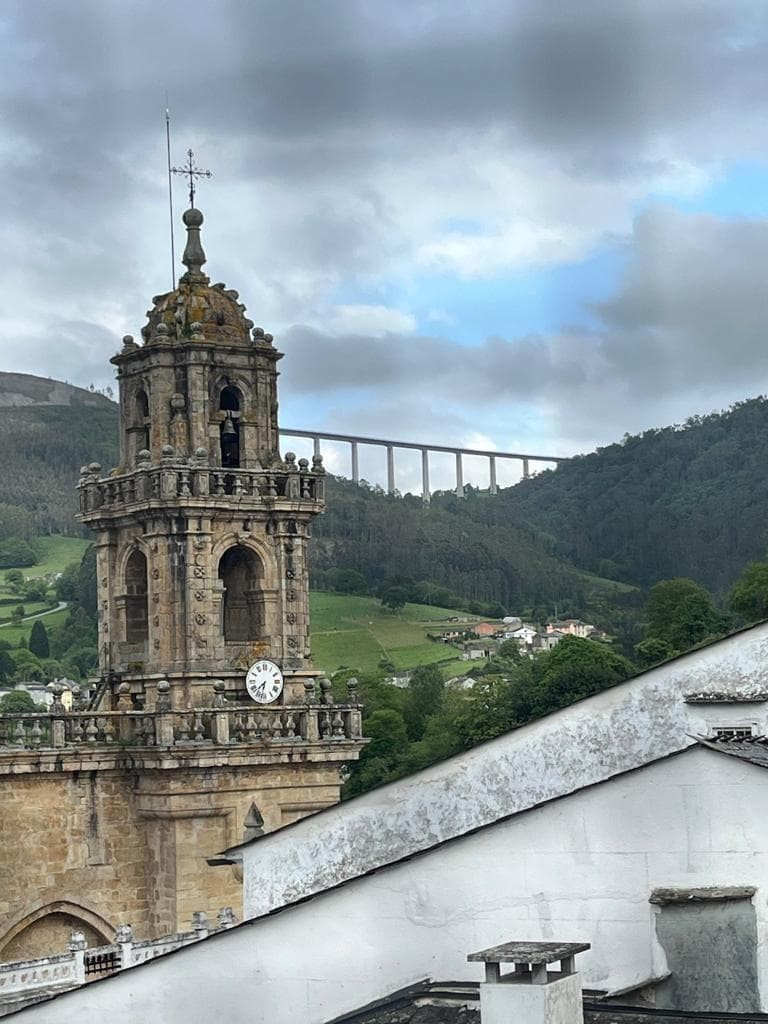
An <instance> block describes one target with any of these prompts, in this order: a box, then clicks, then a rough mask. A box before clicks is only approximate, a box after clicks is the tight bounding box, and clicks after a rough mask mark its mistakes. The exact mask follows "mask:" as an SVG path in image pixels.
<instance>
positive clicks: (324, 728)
mask: <svg viewBox="0 0 768 1024" xmlns="http://www.w3.org/2000/svg"><path fill="white" fill-rule="evenodd" d="M319 725H320V739H321V740H325V739H328V737H329V736H330V735H331V716H330V715H329V714H328V712H327V711H321V712H320V715H319Z"/></svg>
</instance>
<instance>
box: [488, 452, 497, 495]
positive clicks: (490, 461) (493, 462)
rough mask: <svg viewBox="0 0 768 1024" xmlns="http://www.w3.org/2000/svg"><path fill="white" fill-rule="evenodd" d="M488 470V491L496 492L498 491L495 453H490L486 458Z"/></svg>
mask: <svg viewBox="0 0 768 1024" xmlns="http://www.w3.org/2000/svg"><path fill="white" fill-rule="evenodd" d="M488 470H489V473H490V477H491V485H490V491H491V494H496V493H497V492H498V486H497V484H496V456H495V455H491V456H489V458H488Z"/></svg>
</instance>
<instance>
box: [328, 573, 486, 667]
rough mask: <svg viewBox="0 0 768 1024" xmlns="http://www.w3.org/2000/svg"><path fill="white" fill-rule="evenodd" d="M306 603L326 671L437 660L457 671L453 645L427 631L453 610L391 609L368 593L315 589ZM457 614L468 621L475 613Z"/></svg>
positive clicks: (444, 621)
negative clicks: (359, 594) (439, 640)
mask: <svg viewBox="0 0 768 1024" xmlns="http://www.w3.org/2000/svg"><path fill="white" fill-rule="evenodd" d="M309 604H310V621H311V627H312V656H313V660H314V662H315V664H316V665H317V666H318V667H319V668H322V669H323V670H324V671H326V672H335V671H336V670H337V669H339V668H354V669H357V670H359V671H361V672H373V671H375V670H376V669H377V668H379V667H381V665H382V664H383V663H389V664H391V665H393V666H394V667H395V668H396V669H409V668H415V667H416V666H417V665H429V664H439V665H440V667H441V668H446V670H448V671H452V672H453V673H455V672H457V671H460V668H459V665H460V664H462V663H458V664H457V657H458V651H457V650H456V648H454V647H451V646H449V645H446V644H443V643H440V642H436V641H434V640H430V639H429V637H428V635H427V634H428V633H435V632H438V631H439V630H440V629H441V628H442V627H444V626H446V625H447V624H448V622H447V620H448V619H449V618H450V617H451V616H456V614H457V613H456V611H455V610H453V611H452V610H451V609H449V608H435V607H432V606H430V605H425V604H407V605H406V606H405V607H404V608H403V609H401V610H400V611H399V612H397V613H393V612H391V611H389V610H387V609H386V608H384V607H382V605H381V603H380V602H379V601H377V600H375V599H374V598H372V597H357V596H351V595H350V596H347V595H343V594H321V593H316V592H314V593H311V594H310V596H309ZM462 620H463V621H466V622H467V623H468V624H469V623H471V622H473V621H476V617H475V616H472V615H462ZM450 624H451V625H455V623H450Z"/></svg>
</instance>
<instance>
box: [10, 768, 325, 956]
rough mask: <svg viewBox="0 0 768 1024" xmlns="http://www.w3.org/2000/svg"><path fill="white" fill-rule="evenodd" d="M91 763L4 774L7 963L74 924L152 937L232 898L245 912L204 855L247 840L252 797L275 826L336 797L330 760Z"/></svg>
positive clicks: (109, 933)
mask: <svg viewBox="0 0 768 1024" xmlns="http://www.w3.org/2000/svg"><path fill="white" fill-rule="evenodd" d="M11 756H12V755H11ZM88 761H89V759H88V757H87V755H86V756H84V757H83V758H82V759H81V763H82V765H83V767H82V768H73V770H66V768H65V767H63V768H60V769H59V770H58V771H55V772H34V771H33V772H30V773H28V774H8V775H4V776H0V805H1V806H2V807H3V828H2V837H1V838H0V894H2V895H1V896H0V959H2V960H8V959H11V958H13V959H16V958H19V959H20V958H25V957H35V956H44V955H47V954H50V953H55V952H62V951H63V950H64V949H65V948H66V941H67V938H68V935H69V930H70V928H71V927H79V928H80V929H81V930H83V931H85V932H86V937H87V938H89V939H91V940H92V941H93V942H94V943H95V944H98V943H99V942H105V941H106V942H109V941H111V940H112V938H113V934H114V929H115V927H116V926H117V925H118V924H125V923H129V924H131V925H133V928H134V934H135V935H136V937H137V938H150V937H154V936H158V935H163V934H169V933H171V932H176V931H179V930H183V929H185V928H188V927H189V924H190V920H191V917H192V913H193V912H194V911H196V910H204V911H205V912H206V913H207V914H208V915H209V918H211V919H212V920H215V917H216V914H217V913H218V911H219V909H220V908H221V907H224V906H232V907H233V908H234V910H235V913H236V914H237V915H238V917H239V916H240V915H241V892H242V889H241V884H240V881H239V872H236V871H235V870H234V869H233V868H231V867H218V868H212V867H210V866H209V865H208V864H207V862H206V858H207V857H210V856H212V855H213V854H215V853H217V852H218V851H220V850H221V849H222V848H223V847H225V846H227V845H231V844H232V843H235V842H237V841H239V840H240V839H242V837H243V834H244V827H245V826H244V822H245V817H246V815H247V814H248V811H249V810H250V808H251V805H252V804H254V803H255V804H256V806H257V808H258V810H259V812H260V814H261V815H262V817H263V819H264V827H265V829H272V828H278V827H279V826H280V825H281V824H283V823H284V822H285V821H286V820H292V819H293V818H294V817H298V816H302V815H304V814H306V813H309V812H311V811H313V810H319V809H321V808H323V807H327V806H328V805H329V804H332V803H334V802H335V801H337V800H338V798H339V783H338V771H337V768H336V767H335V765H333V764H327V763H320V764H314V765H313V764H293V763H285V764H276V765H272V766H270V765H266V766H265V765H237V766H233V767H226V766H223V767H194V766H189V765H187V766H186V767H185V768H184V769H177V770H149V771H145V770H139V769H137V768H136V767H135V766H134V767H131V768H124V769H113V770H95V769H94V770H88V768H87V765H88ZM93 763H95V758H94V759H93Z"/></svg>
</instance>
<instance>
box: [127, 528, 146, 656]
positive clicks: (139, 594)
mask: <svg viewBox="0 0 768 1024" xmlns="http://www.w3.org/2000/svg"><path fill="white" fill-rule="evenodd" d="M148 635H149V609H148V604H147V559H146V556H145V555H144V553H143V552H141V551H139V550H138V548H137V549H136V550H135V551H132V552H131V554H130V557H129V558H128V561H127V562H126V565H125V639H126V641H127V643H129V644H143V643H146V641H147V637H148Z"/></svg>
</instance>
